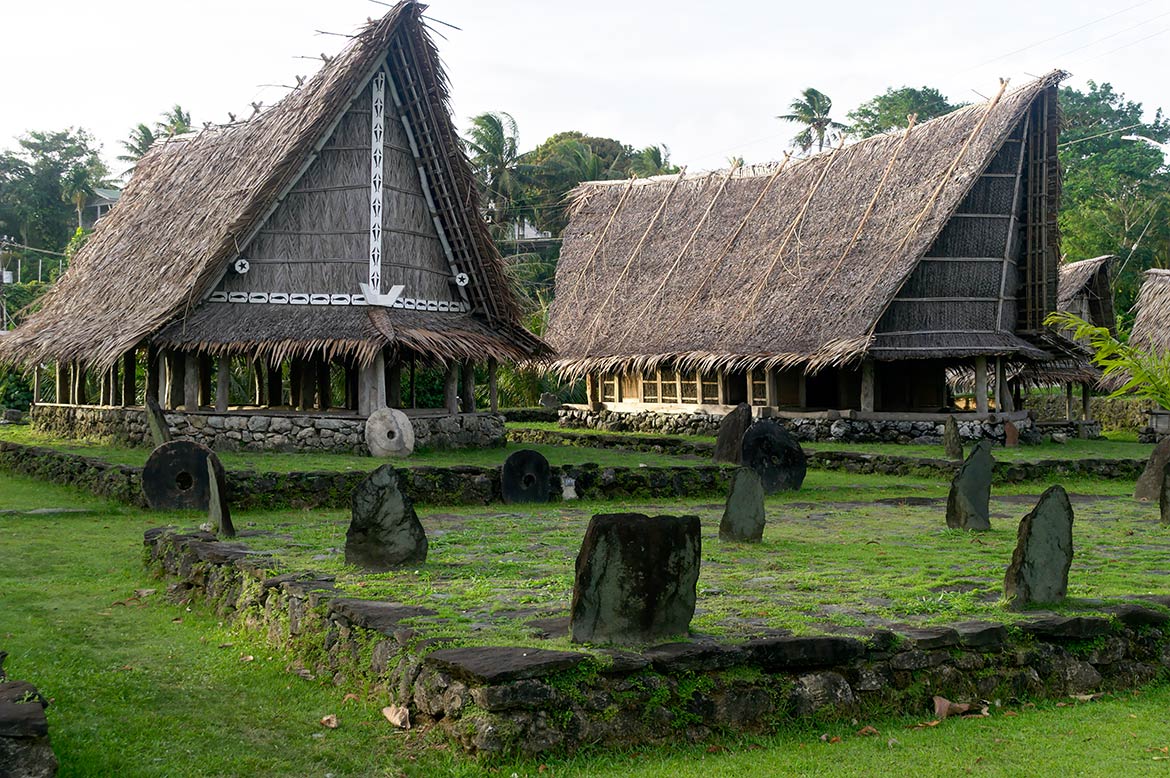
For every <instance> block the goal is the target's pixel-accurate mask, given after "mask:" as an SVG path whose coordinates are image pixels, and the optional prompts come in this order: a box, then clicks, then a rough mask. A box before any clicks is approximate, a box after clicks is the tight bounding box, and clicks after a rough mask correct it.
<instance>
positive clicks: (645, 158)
mask: <svg viewBox="0 0 1170 778" xmlns="http://www.w3.org/2000/svg"><path fill="white" fill-rule="evenodd" d="M630 172H631V173H633V174H634V175H635V176H637V177H638V178H650V177H651V176H663V175H669V174H671V173H677V172H678V166H677V165H672V164H670V148H669V147H667V146H666V145H665V144H663V145H661V146H647V147H646V148H644V149H639V150H638V151H636V152H634V156H633V157H632V158H631V159H630Z"/></svg>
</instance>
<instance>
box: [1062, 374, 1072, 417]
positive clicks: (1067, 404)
mask: <svg viewBox="0 0 1170 778" xmlns="http://www.w3.org/2000/svg"><path fill="white" fill-rule="evenodd" d="M1064 418H1065V420H1066V421H1073V419H1074V417H1073V385H1072V382H1071V381H1070V382H1068V383H1067V384H1065V385H1064Z"/></svg>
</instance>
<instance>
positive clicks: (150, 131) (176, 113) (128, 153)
mask: <svg viewBox="0 0 1170 778" xmlns="http://www.w3.org/2000/svg"><path fill="white" fill-rule="evenodd" d="M191 129H192V126H191V112H190V111H184V110H183V107H182V106H181V105H179V104H178V103H176V104H175V105H173V106H172V107H171V109H170V110H168V111H164V112H163V114H162V115H161V116H160V117H159V120H158V121H157V122H155V123H154V127H153V128H152V127H149V126H147V125H145V124H142V123H139V124H137V125H135V126H134V129H132V130H130V135H129V137H128V138H127V139H126V140H124V141H121V143H122V150H123V151H124V152H125V153H124V154H119V155H118V161H119V162H127V163H129V164H130V167H129V168H127V169H126V173H124V174H123V175H128V174H130V173H133V172H134V166H135V164H137V162H138V160H140V159H142V157H143V156H144V155H145V154H146V152H148V151H150V147H151V146H153V145H154V143H155V141H157V140H159V139H160V138H172V137H174V136H175V135H182V134H184V133H187V132H190V131H191Z"/></svg>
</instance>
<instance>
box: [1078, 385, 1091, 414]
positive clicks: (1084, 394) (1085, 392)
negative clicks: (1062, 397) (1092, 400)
mask: <svg viewBox="0 0 1170 778" xmlns="http://www.w3.org/2000/svg"><path fill="white" fill-rule="evenodd" d="M1089 397H1090V395H1089V385H1088V384H1081V420H1082V421H1092V420H1093V411H1092V409H1091V408H1090V407H1089Z"/></svg>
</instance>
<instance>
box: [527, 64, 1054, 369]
mask: <svg viewBox="0 0 1170 778" xmlns="http://www.w3.org/2000/svg"><path fill="white" fill-rule="evenodd" d="M1062 77H1063V74H1062V73H1059V72H1054V73H1052V74H1050V75H1048V76H1045V77H1044V78H1041V79H1038V80H1036V81H1033V82H1031V83H1029V84H1027V85H1025V86H1023V87H1022V88H1019V89H1017V90H1015V91H1010V92H1006V93H1005V94H1003V95H1002V97H1001V98H999V99H998V100H996V101H993V102H991V103H989V104H981V105H973V106H970V107H967V108H963V109H961V110H958V111H955V112H953V113H951V114H948V115H947V116H943V117H940V118H938V119H934V120H932V121H929V122H926V123H924V124H922V125H920V126H917V127H915V128H913V129H912V130H911V131H910V132H908V133H902V134H898V135H884V136H878V137H874V138H869V139H866V140H863V141H860V142H858V143H855V144H853V145H850V146H846V147H844V148H840V149H836V150H833V151H830V152H826V153H823V154H819V155H816V156H814V157H811V158H808V159H805V160H802V161H799V162H790V163H788V164H786V165H785V164H777V165H772V166H766V167H753V168H749V169H746V170H732V171H722V172H715V173H708V174H702V175H685V176H669V177H659V178H654V179H649V180H642V181H631V182H596V183H589V184H584V185H582V186H581V187H579V188H578V189H577V190H576V192H575V195H574V198H575V199H574V203H573V208H572V218H571V221H570V223H569V226H568V228H567V229H566V230H565V233H564V245H563V249H562V252H561V258H560V264H559V267H558V271H557V298H556V300H555V302H554V303H553V307H552V312H551V319H550V326H549V331H548V334H547V336H546V337H547V339H548V341H549V342H550V343H551V344H552V345H553V347H554V348H555V349H556V350H557V352H558V355H559V361H558V362H557V363H556V364H557V367H558V368H559V369H560V370H562V371H563V372H566V373H569V374H574V373H580V372H583V371H586V370H598V369H601V370H608V369H642V368H649V367H652V366H653V365H655V364H658V363H663V362H673V363H676V364H679V365H680V366H683V367H685V368H712V367H716V366H719V367H724V368H730V369H736V368H739V369H742V368H744V367H751V366H758V365H762V366H785V365H792V364H805V365H807V366H810V367H812V368H813V369H816V368H818V367H823V366H826V365H832V364H840V363H843V362H846V361H849V360H854V359H857V358H859V357H861V356H862V355H864V354H866V353H867V351H868V350H869V348H870V347H871V345H872V343H873V338H874V329H875V327H876V326H877V323H878V321H879V319H880V318H881V316H882V313H883V311H885V310H886V308H887V306H888V305H889V304H890V302H891V300H892V299H893V298H894V296H895V294H897V292H898V290H899V289H900V288H901V286H902V284H903V283H904V282H905V280H906V279H907V277H908V276H909V275H910V273H911V272H912V271H913V270H914V268H915V266H916V265H917V264H918V262H919V260H920V258H921V257H922V256H923V255H924V253H925V252H926V251H927V249H928V248H929V247H930V246H931V244H932V243H933V242H934V240H935V238H936V237H937V236H938V235H939V232H940V230H941V229H942V227H943V226H944V225H945V224H946V222H947V221H948V219H949V218H950V217H951V215H952V214H953V213H954V212H955V209H956V208H957V207H958V205H959V203H960V201H961V200H962V199H963V197H964V196H965V195H966V194H967V192H968V191H969V190H970V189H971V187H972V185H973V184H974V182H975V181H976V180H977V179H978V177H979V176H980V174H981V173H982V172H983V171H984V169H985V168H986V167H987V165H988V164H989V162H990V161H991V160H992V158H993V157H994V156H995V155H996V153H997V152H998V150H999V149H1000V147H1001V146H1002V145H1003V144H1004V142H1005V140H1006V138H1007V137H1008V135H1009V134H1010V133H1011V132H1012V131H1013V130H1014V129H1015V128H1016V127H1017V126H1018V125H1019V123H1020V121H1021V119H1022V117H1023V116H1024V115H1025V113H1026V111H1028V109H1029V108H1030V107H1031V106H1032V104H1033V102H1034V101H1035V100H1036V99H1037V98H1038V97H1039V96H1041V95H1042V93H1044V90H1049V89H1054V88H1055V85H1056V84H1057V83H1058V82H1059V81H1060V79H1061V78H1062ZM1004 339H1005V340H1007V341H1012V342H1011V343H1006V342H1005V343H990V344H987V345H986V348H987V349H988V350H989V351H987V352H984V353H997V350H1002V351H1004V352H1005V353H1006V352H1011V351H1014V350H1018V349H1021V348H1026V347H1025V346H1023V345H1022V344H1021V342H1019V341H1018V339H1016V338H1015V337H1014V336H1013V335H1011V334H1010V333H1009V334H1006V335H1005V336H1004Z"/></svg>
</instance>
